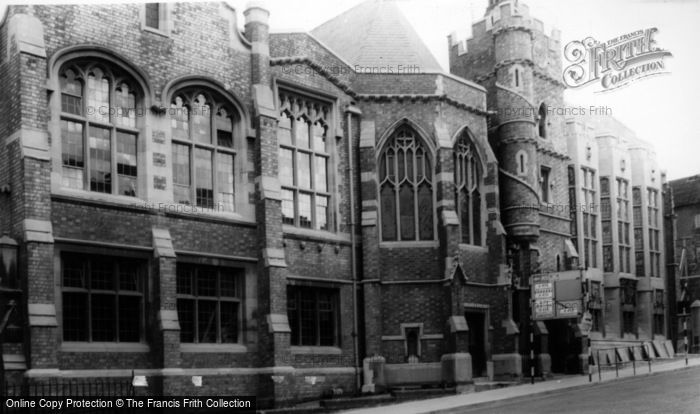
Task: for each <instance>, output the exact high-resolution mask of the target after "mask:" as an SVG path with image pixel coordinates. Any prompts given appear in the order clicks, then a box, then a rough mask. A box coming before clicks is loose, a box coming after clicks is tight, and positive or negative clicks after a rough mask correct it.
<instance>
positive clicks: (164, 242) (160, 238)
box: [152, 227, 177, 257]
mask: <svg viewBox="0 0 700 414" xmlns="http://www.w3.org/2000/svg"><path fill="white" fill-rule="evenodd" d="M152 232H153V253H154V255H155V257H177V255H176V254H175V249H174V248H173V240H172V237H171V236H170V230H168V229H158V228H155V227H154V228H152Z"/></svg>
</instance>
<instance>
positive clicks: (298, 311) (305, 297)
mask: <svg viewBox="0 0 700 414" xmlns="http://www.w3.org/2000/svg"><path fill="white" fill-rule="evenodd" d="M339 299H340V295H339V292H338V289H328V288H316V287H310V286H287V317H288V319H289V327H290V329H291V330H292V335H291V338H290V344H291V345H307V346H338V345H339V344H340V341H339V337H340V307H339Z"/></svg>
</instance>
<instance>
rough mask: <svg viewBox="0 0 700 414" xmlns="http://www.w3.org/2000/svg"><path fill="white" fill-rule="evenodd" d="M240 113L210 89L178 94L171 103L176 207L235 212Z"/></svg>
mask: <svg viewBox="0 0 700 414" xmlns="http://www.w3.org/2000/svg"><path fill="white" fill-rule="evenodd" d="M239 119H240V118H239V116H238V112H237V111H236V110H235V109H234V108H233V106H232V105H231V104H230V103H229V102H228V101H227V100H225V99H224V98H222V97H221V96H220V95H219V94H217V93H214V92H212V91H209V90H208V89H193V88H188V89H187V90H182V91H178V92H177V93H176V94H174V95H173V97H172V100H171V103H170V128H171V130H172V151H173V158H172V159H173V187H174V198H175V202H176V203H181V204H188V205H190V204H191V205H195V206H197V207H203V208H205V209H213V210H216V211H229V212H232V211H234V210H235V208H234V206H235V199H234V159H235V156H236V150H235V145H234V143H235V142H236V141H237V139H236V138H237V137H236V136H235V134H236V124H237V123H238V121H239Z"/></svg>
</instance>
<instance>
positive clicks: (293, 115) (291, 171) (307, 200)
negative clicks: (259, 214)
mask: <svg viewBox="0 0 700 414" xmlns="http://www.w3.org/2000/svg"><path fill="white" fill-rule="evenodd" d="M279 101H280V111H281V114H280V118H279V123H278V127H277V139H278V141H279V178H280V183H281V185H282V222H283V223H284V224H289V225H292V226H296V227H305V228H310V229H314V230H332V229H333V228H334V226H333V223H332V221H331V219H332V217H333V214H332V211H333V208H332V207H333V204H332V200H331V196H332V191H331V190H332V188H333V186H332V178H333V177H332V174H331V172H332V164H331V162H332V160H331V154H332V153H333V151H332V148H333V147H332V145H333V142H332V140H330V139H328V135H329V130H330V122H331V116H332V106H331V104H330V103H327V102H322V101H320V100H316V99H312V98H307V97H305V96H302V95H298V94H296V93H292V92H287V91H281V92H280V96H279Z"/></svg>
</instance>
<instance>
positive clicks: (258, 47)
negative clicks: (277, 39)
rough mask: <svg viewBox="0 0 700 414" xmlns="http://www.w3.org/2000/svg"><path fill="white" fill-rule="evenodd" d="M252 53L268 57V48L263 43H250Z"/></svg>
mask: <svg viewBox="0 0 700 414" xmlns="http://www.w3.org/2000/svg"><path fill="white" fill-rule="evenodd" d="M251 46H252V50H253V53H254V54H256V55H261V56H270V46H269V45H268V44H267V43H264V42H252V43H251Z"/></svg>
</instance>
